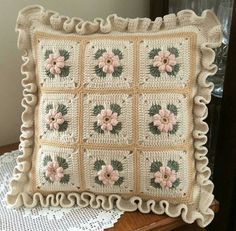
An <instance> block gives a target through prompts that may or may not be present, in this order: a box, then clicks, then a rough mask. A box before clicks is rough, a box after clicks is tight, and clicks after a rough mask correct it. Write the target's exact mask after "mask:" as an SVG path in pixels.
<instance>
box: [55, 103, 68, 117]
mask: <svg viewBox="0 0 236 231" xmlns="http://www.w3.org/2000/svg"><path fill="white" fill-rule="evenodd" d="M57 111H59V112H61V114H62V115H63V116H64V115H66V114H67V107H66V106H65V105H64V104H58V108H57Z"/></svg>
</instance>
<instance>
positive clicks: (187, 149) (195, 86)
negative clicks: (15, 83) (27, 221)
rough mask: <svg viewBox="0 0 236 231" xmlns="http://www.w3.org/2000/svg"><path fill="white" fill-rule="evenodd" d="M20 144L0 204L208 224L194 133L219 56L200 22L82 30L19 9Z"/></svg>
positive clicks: (38, 11)
mask: <svg viewBox="0 0 236 231" xmlns="http://www.w3.org/2000/svg"><path fill="white" fill-rule="evenodd" d="M16 28H17V31H18V32H19V39H18V46H19V48H20V49H21V50H23V51H24V55H23V61H24V63H23V65H22V73H23V74H24V75H25V78H24V79H23V81H22V84H23V87H24V90H23V95H24V98H23V100H22V105H23V107H24V112H23V114H22V121H23V124H22V128H21V130H22V135H21V137H20V141H21V143H20V148H21V150H22V152H23V154H22V155H21V156H19V157H18V160H17V163H18V164H17V166H16V167H15V169H14V173H13V179H12V181H11V183H10V191H9V193H8V195H7V202H8V203H9V205H11V206H13V207H19V206H26V207H34V206H36V205H41V206H63V207H72V206H74V205H78V206H82V207H85V206H91V207H93V208H99V207H102V208H104V209H107V210H109V209H112V208H113V207H114V206H116V207H117V208H118V209H121V210H124V211H135V210H136V209H139V210H140V211H141V212H143V213H149V212H151V211H152V212H154V213H156V214H163V213H166V214H168V215H169V216H171V217H177V216H180V215H181V216H182V218H183V220H184V221H185V222H187V223H192V222H194V221H195V220H196V221H197V222H198V224H199V225H200V226H206V225H208V224H209V223H210V222H211V221H212V219H213V216H214V213H213V211H212V210H211V209H210V208H209V206H210V204H211V202H212V201H213V195H212V191H213V184H212V182H211V181H210V180H209V176H210V174H211V173H210V170H209V168H208V167H207V163H208V160H207V158H206V154H207V149H206V147H204V144H205V143H206V139H207V138H206V133H207V131H208V126H207V124H206V123H205V122H204V119H205V118H206V116H207V107H206V104H207V103H209V101H210V95H211V90H212V87H213V85H212V83H209V82H207V81H206V79H207V76H208V75H213V74H214V73H215V72H216V70H217V67H216V65H214V64H213V61H214V57H215V53H214V51H213V50H212V48H215V47H217V46H219V45H220V44H221V29H220V25H219V22H218V20H217V18H216V17H215V15H214V14H213V13H212V12H211V11H208V10H207V11H204V12H203V13H202V15H201V16H197V15H195V13H194V12H192V11H190V10H184V11H181V12H179V13H178V14H177V15H174V14H169V15H166V16H165V17H164V18H156V20H155V21H151V20H150V19H148V18H136V19H128V18H126V19H124V18H121V17H118V16H117V15H110V16H108V17H107V19H106V20H105V21H104V20H102V19H99V18H97V19H95V20H94V21H93V22H88V21H83V20H82V19H80V18H69V17H65V16H60V15H59V14H58V13H57V12H54V11H48V10H45V9H44V8H43V7H41V6H29V7H26V8H24V9H23V10H21V11H20V13H19V16H18V19H17V27H16Z"/></svg>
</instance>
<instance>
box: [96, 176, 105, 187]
mask: <svg viewBox="0 0 236 231" xmlns="http://www.w3.org/2000/svg"><path fill="white" fill-rule="evenodd" d="M95 183H96V184H99V185H103V183H102V181H100V180H99V179H98V176H96V177H95Z"/></svg>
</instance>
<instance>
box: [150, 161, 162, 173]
mask: <svg viewBox="0 0 236 231" xmlns="http://www.w3.org/2000/svg"><path fill="white" fill-rule="evenodd" d="M161 166H162V163H161V162H160V161H154V162H152V164H151V169H150V172H157V171H160V167H161Z"/></svg>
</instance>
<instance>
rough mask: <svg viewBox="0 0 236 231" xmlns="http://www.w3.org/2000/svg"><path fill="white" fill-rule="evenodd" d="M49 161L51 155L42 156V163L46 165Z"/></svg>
mask: <svg viewBox="0 0 236 231" xmlns="http://www.w3.org/2000/svg"><path fill="white" fill-rule="evenodd" d="M49 161H52V157H51V156H45V157H44V158H43V165H44V166H46V165H47V164H48V162H49Z"/></svg>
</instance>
